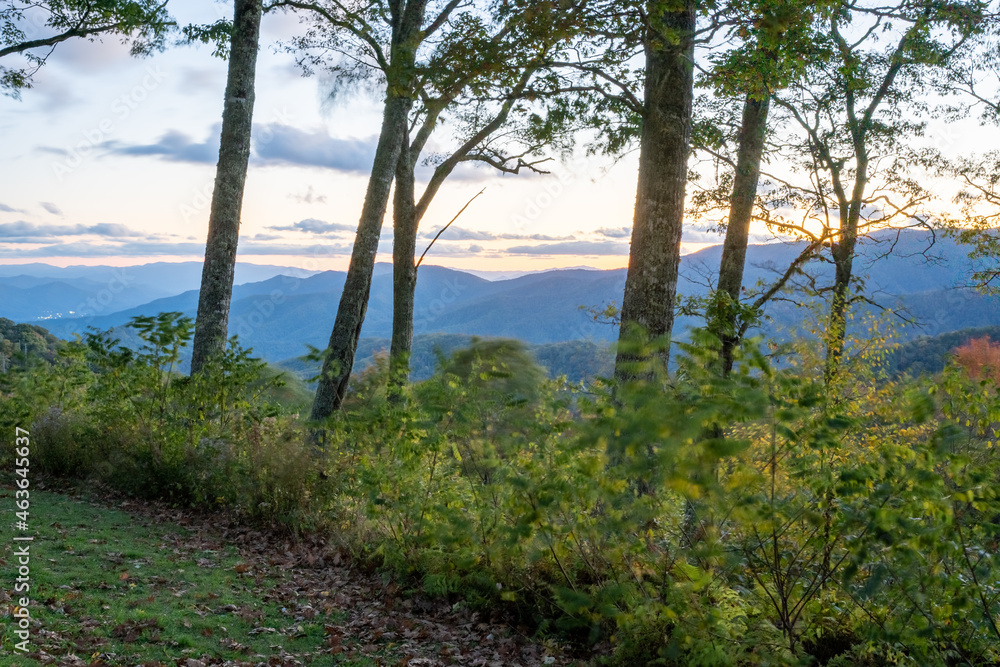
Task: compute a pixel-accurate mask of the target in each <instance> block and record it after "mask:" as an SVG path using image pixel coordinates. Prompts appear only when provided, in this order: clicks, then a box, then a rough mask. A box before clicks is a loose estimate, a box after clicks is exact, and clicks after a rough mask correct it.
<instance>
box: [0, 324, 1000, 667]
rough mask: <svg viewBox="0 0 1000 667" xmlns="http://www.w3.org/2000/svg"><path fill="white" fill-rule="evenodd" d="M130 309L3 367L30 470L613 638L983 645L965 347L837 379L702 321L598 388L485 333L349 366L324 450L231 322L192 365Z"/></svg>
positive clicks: (539, 625)
mask: <svg viewBox="0 0 1000 667" xmlns="http://www.w3.org/2000/svg"><path fill="white" fill-rule="evenodd" d="M134 326H135V327H136V329H137V331H138V332H139V335H140V336H141V337H142V339H143V340H144V341H145V346H144V347H143V348H142V349H141V350H139V351H137V352H132V351H128V350H125V349H123V348H119V347H117V345H116V344H115V342H114V341H112V340H109V339H108V337H107V336H105V335H102V334H94V335H91V336H90V337H89V338H88V340H87V341H85V342H82V343H76V344H70V345H67V346H66V347H64V348H63V349H62V350H60V352H59V355H58V357H57V358H56V360H55V362H54V363H51V364H50V363H47V362H44V361H41V360H38V361H37V362H31V361H30V360H28V359H21V360H20V364H19V365H18V366H17V367H16V368H15V369H12V370H11V371H10V372H9V373H7V374H6V375H4V376H3V382H4V390H3V391H4V394H3V402H2V403H0V410H2V412H0V415H2V417H0V418H2V421H3V424H4V427H5V428H10V430H11V432H12V431H13V426H14V425H15V424H16V425H22V426H23V425H30V430H31V433H32V442H33V449H32V466H33V470H35V471H37V472H40V473H42V472H44V473H52V474H58V475H63V476H69V477H80V478H85V479H96V480H100V481H103V482H105V483H108V484H111V485H113V486H114V487H116V488H118V489H119V490H121V491H124V492H127V493H130V494H132V495H134V496H137V497H145V498H160V499H165V500H168V501H170V502H173V503H175V504H178V505H193V506H204V507H219V506H223V507H227V508H231V509H232V510H235V511H236V512H237V513H238V514H239V515H240V516H241V517H242V518H243V520H245V521H248V522H258V523H264V524H270V525H272V526H275V525H276V526H278V527H279V528H281V529H282V530H285V531H287V532H289V533H294V534H298V535H303V534H320V535H327V536H330V537H331V538H333V539H336V540H338V541H339V542H340V543H341V544H342V546H343V548H345V549H346V550H348V551H349V552H350V553H351V554H352V555H353V557H354V559H355V562H358V563H366V564H368V565H369V566H377V567H379V568H381V569H382V571H383V572H386V573H388V574H390V575H391V576H392V577H393V579H394V581H396V582H398V583H399V584H400V585H401V587H402V588H403V589H404V590H411V591H420V592H422V593H424V594H428V595H432V596H437V597H439V598H441V599H442V600H447V601H448V603H449V604H451V605H458V606H459V607H460V608H466V609H469V610H472V611H479V610H486V609H489V610H501V611H502V612H503V613H504V614H506V615H507V617H508V618H510V619H511V620H512V621H513V622H515V623H520V624H522V625H524V626H526V627H530V628H534V631H535V632H537V633H541V634H552V633H556V634H558V635H559V636H561V637H565V638H569V639H571V640H573V641H575V642H576V643H578V644H579V645H580V646H582V647H590V649H589V650H590V651H592V652H593V653H594V654H595V655H596V656H599V657H598V658H595V660H598V661H603V662H607V663H611V664H622V665H633V664H664V665H720V666H722V665H809V664H823V665H834V666H843V665H883V664H913V665H921V666H924V665H942V666H944V665H949V666H950V665H993V664H996V663H997V661H998V659H1000V630H998V627H997V623H998V613H1000V589H998V588H997V585H996V582H997V581H998V580H1000V569H998V566H997V563H996V553H997V544H998V539H1000V499H998V497H997V493H998V492H997V489H998V488H1000V485H998V484H997V481H998V480H997V475H998V469H997V460H996V458H997V457H996V452H997V448H996V446H995V438H996V433H997V431H998V430H1000V397H998V393H997V390H996V384H995V381H994V380H993V379H991V377H992V373H990V372H985V371H984V370H983V369H982V368H979V367H977V368H975V369H972V368H971V367H970V370H972V372H967V371H966V370H964V369H963V368H961V367H959V366H954V365H953V366H952V367H949V368H948V369H946V370H945V371H944V372H943V373H942V374H940V375H939V376H937V377H936V378H935V379H934V381H933V382H923V381H905V382H899V381H891V380H889V379H887V378H886V377H884V376H882V375H881V374H880V372H879V370H878V369H879V368H880V364H881V361H880V359H881V355H880V353H879V352H878V351H877V349H876V347H877V346H874V345H873V344H872V343H871V341H865V344H864V345H860V344H859V345H857V346H855V348H854V353H855V357H854V358H853V359H852V360H851V362H850V363H847V364H845V370H844V372H843V373H842V374H840V375H838V376H837V378H836V379H835V382H834V383H833V384H830V385H827V384H826V383H825V382H824V380H823V379H822V370H821V369H822V363H821V361H820V360H817V359H811V358H810V357H809V356H808V354H807V353H805V352H803V353H800V354H797V355H795V356H793V357H790V358H788V359H786V360H785V362H786V363H785V368H784V369H783V370H775V369H774V368H773V367H772V366H771V365H770V363H769V360H768V359H767V358H765V357H764V356H763V355H761V354H759V353H758V352H756V351H755V350H754V348H752V347H748V348H746V349H745V350H743V351H742V353H741V354H740V355H739V358H738V364H737V366H736V367H735V370H734V372H733V374H732V375H731V376H730V377H728V378H723V377H721V376H720V374H718V373H717V372H716V369H715V363H716V360H717V359H718V341H717V340H715V339H713V338H711V337H710V336H707V335H705V334H696V335H695V343H694V344H692V345H688V346H684V347H683V349H682V354H681V355H679V356H680V359H679V362H678V371H677V372H676V373H675V374H674V376H673V378H672V379H668V378H667V377H666V376H665V375H664V374H663V373H662V372H661V370H660V369H657V368H656V367H654V366H644V367H640V368H636V369H633V370H634V371H635V372H634V375H635V376H636V377H637V378H639V379H638V380H636V381H633V382H629V383H626V384H623V385H621V386H619V387H618V388H617V390H616V391H615V393H614V395H612V393H611V392H610V391H609V390H607V389H606V388H605V387H603V386H601V385H600V384H595V385H592V386H589V387H587V388H586V389H585V390H584V389H580V388H577V389H574V388H572V387H569V386H566V385H560V384H558V383H552V382H547V381H545V380H544V379H543V377H544V374H543V373H542V372H541V370H540V369H539V368H538V367H537V366H536V365H535V364H534V363H533V361H532V360H531V358H530V357H529V356H528V355H527V354H525V351H524V349H523V347H522V346H520V345H519V344H517V343H515V342H505V341H482V342H479V343H478V344H476V345H475V346H473V347H472V348H470V349H468V350H463V351H459V352H457V353H454V354H453V355H452V356H451V357H450V358H449V359H447V360H445V361H444V362H443V363H442V365H441V368H440V369H439V371H438V373H437V374H436V375H435V376H434V377H432V378H431V379H429V380H427V381H425V382H423V383H420V384H418V385H415V386H413V387H412V388H409V389H405V390H403V391H402V393H399V392H398V391H397V392H392V391H387V389H386V387H387V386H388V385H387V382H386V377H385V375H384V373H383V372H382V371H380V370H379V369H378V368H375V369H373V370H372V371H370V372H369V373H367V374H366V375H365V376H363V377H362V378H360V380H359V382H357V384H356V386H355V391H354V392H353V393H352V394H351V398H350V400H349V405H348V406H347V408H348V409H347V410H345V411H344V412H343V413H342V414H338V415H337V416H335V417H334V418H332V419H331V420H329V421H328V422H327V423H326V424H325V425H324V429H323V430H324V434H325V437H324V439H323V445H324V447H323V450H322V451H319V450H317V449H315V448H314V447H313V446H312V445H310V444H309V442H310V438H309V434H308V433H306V432H305V430H306V427H307V425H304V424H302V423H301V422H300V421H299V420H298V418H297V417H293V416H291V415H289V414H288V410H286V409H284V408H282V406H281V405H280V403H279V402H278V401H276V400H275V398H274V397H275V396H276V394H275V393H274V391H273V385H274V384H275V382H276V380H275V378H273V377H271V378H267V377H266V376H265V375H264V373H263V368H262V365H261V364H260V363H259V362H256V361H254V360H252V359H251V358H250V356H249V353H248V352H247V351H244V350H242V349H241V348H240V347H239V346H238V345H237V344H235V342H233V344H231V345H230V347H229V351H228V352H227V354H226V356H225V357H223V358H221V359H218V360H217V362H216V363H215V364H213V365H212V366H211V369H212V370H211V372H209V373H206V374H202V375H200V376H198V377H195V378H186V377H181V376H178V375H177V374H176V373H174V372H173V371H172V365H173V364H174V363H175V361H176V359H177V357H178V355H179V350H180V348H181V346H182V345H183V344H184V343H185V341H186V340H187V339H188V338H189V337H190V322H188V321H186V320H184V319H182V318H179V317H178V316H177V315H176V314H165V315H162V316H160V317H159V318H143V319H139V320H137V321H136V322H135V323H134ZM633 344H634V345H636V346H637V347H641V348H642V349H639V350H638V352H637V353H636V354H635V355H634V356H635V358H651V359H655V358H656V357H657V355H655V354H651V350H652V349H655V348H656V346H657V344H656V342H655V341H653V342H649V341H647V342H642V341H639V342H635V343H633ZM981 345H985V346H986V347H987V348H988V347H989V344H988V343H982V344H981ZM813 347H816V346H813ZM977 350H978V348H977ZM966 356H967V357H969V355H966ZM972 357H974V358H975V359H979V360H985V362H984V363H986V364H987V365H988V364H990V363H992V361H991V360H993V359H994V357H991V356H990V355H989V354H986V353H985V352H983V351H982V350H978V351H977V352H976V354H974V355H971V357H970V358H972ZM996 358H1000V357H996ZM977 363H978V362H977ZM95 539H99V538H95ZM74 548H75V549H82V548H83V547H82V546H80V547H76V546H74ZM147 597H148V594H147ZM154 598H155V596H154ZM162 622H167V621H162ZM274 627H277V626H274ZM307 634H308V633H307ZM241 641H242V640H241Z"/></svg>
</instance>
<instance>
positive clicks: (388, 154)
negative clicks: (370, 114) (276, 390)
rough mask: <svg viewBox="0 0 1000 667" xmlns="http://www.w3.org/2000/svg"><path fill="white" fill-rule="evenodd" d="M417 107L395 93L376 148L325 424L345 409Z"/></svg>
mask: <svg viewBox="0 0 1000 667" xmlns="http://www.w3.org/2000/svg"><path fill="white" fill-rule="evenodd" d="M412 104H413V102H412V100H411V99H409V98H408V97H401V96H398V95H396V94H393V93H391V92H390V95H389V97H388V98H387V99H386V101H385V109H384V115H383V117H382V130H381V132H380V134H379V140H378V146H377V147H376V149H375V162H374V164H373V166H372V173H371V177H370V178H369V179H368V191H367V192H366V193H365V203H364V206H363V208H362V210H361V221H360V222H359V224H358V231H357V235H356V236H355V239H354V249H353V250H352V252H351V263H350V265H349V266H348V269H347V280H346V282H345V283H344V292H343V294H342V295H341V297H340V306H339V307H338V308H337V318H336V320H335V321H334V324H333V331H332V332H331V334H330V343H329V345H328V346H327V355H326V358H325V359H324V360H323V371H322V373H321V374H320V379H319V385H318V386H317V388H316V398H315V400H314V401H313V408H312V415H311V417H310V418H311V419H313V420H316V421H319V420H323V419H326V418H327V417H329V416H330V415H331V414H333V413H334V412H335V411H336V410H339V409H340V406H341V403H343V400H344V395H345V393H346V392H347V383H348V381H349V380H350V378H351V368H352V366H353V365H354V356H355V353H356V352H357V348H358V339H359V338H360V337H361V326H362V325H363V324H364V321H365V312H366V311H367V309H368V296H369V294H370V293H371V286H372V272H373V271H374V269H375V254H376V252H377V251H378V242H379V238H380V236H381V234H382V220H383V219H384V218H385V210H386V207H387V205H388V203H389V190H390V188H391V187H392V180H393V174H394V172H395V170H396V165H397V163H398V162H399V154H400V151H401V148H402V144H403V142H404V136H405V131H404V130H405V128H406V124H407V120H408V118H409V115H410V107H411V106H412Z"/></svg>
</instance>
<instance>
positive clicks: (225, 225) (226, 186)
mask: <svg viewBox="0 0 1000 667" xmlns="http://www.w3.org/2000/svg"><path fill="white" fill-rule="evenodd" d="M262 7H263V2H262V0H236V9H235V13H234V17H233V36H232V40H231V42H230V44H231V48H230V55H229V78H228V80H227V82H226V101H225V105H224V107H223V111H222V141H221V143H220V145H219V165H218V167H217V169H216V173H215V190H214V192H213V194H212V210H211V213H210V215H209V221H208V241H207V242H206V244H205V264H204V266H203V268H202V273H201V292H200V294H199V295H198V316H197V320H196V327H195V333H194V346H193V354H192V357H191V373H192V374H194V373H198V372H200V371H201V370H202V368H204V366H205V363H206V362H208V361H209V360H210V359H212V358H213V357H215V356H218V355H220V354H222V352H223V351H224V350H225V348H226V339H227V332H228V329H229V304H230V302H231V301H232V297H233V277H234V274H235V271H236V246H237V244H238V243H239V238H240V214H241V212H242V209H243V190H244V186H245V185H246V178H247V163H248V162H249V160H250V132H251V129H252V126H253V105H254V83H255V78H256V72H257V48H258V44H259V41H260V19H261V12H262Z"/></svg>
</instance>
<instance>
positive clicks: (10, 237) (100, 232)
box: [0, 220, 143, 243]
mask: <svg viewBox="0 0 1000 667" xmlns="http://www.w3.org/2000/svg"><path fill="white" fill-rule="evenodd" d="M85 235H94V236H103V237H107V238H127V237H137V236H143V234H141V233H139V232H134V231H132V230H131V229H129V228H128V227H126V226H125V225H120V224H113V223H100V224H96V225H37V224H35V223H33V222H25V221H23V220H19V221H17V222H7V223H3V224H0V242H5V243H45V242H47V241H48V240H51V239H53V238H58V237H61V236H85Z"/></svg>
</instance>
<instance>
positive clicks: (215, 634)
mask: <svg viewBox="0 0 1000 667" xmlns="http://www.w3.org/2000/svg"><path fill="white" fill-rule="evenodd" d="M13 496H14V493H13V491H12V490H3V491H2V492H0V503H2V505H0V507H3V508H4V509H5V510H6V513H7V514H8V516H9V518H10V523H9V524H8V525H11V526H13V522H14V517H13V512H14V497H13ZM4 506H5V507H4ZM30 511H31V514H30V527H31V534H33V535H34V541H33V542H31V543H30V545H31V546H30V553H31V563H30V567H31V574H30V585H31V589H30V600H31V602H30V605H29V607H28V608H29V610H30V612H31V617H32V623H31V628H30V630H31V637H30V640H29V641H30V646H29V648H30V653H28V654H27V655H26V654H24V653H17V652H14V646H15V643H16V642H18V641H19V639H18V638H17V637H16V635H15V634H14V629H15V627H14V626H15V623H14V622H13V621H14V619H13V618H12V616H11V614H12V611H13V607H14V605H15V604H17V600H18V599H19V598H20V597H21V595H22V594H21V593H15V592H14V590H13V581H14V579H15V577H16V576H17V567H18V563H17V558H16V557H15V556H14V550H15V543H14V542H13V541H12V540H10V538H8V540H7V543H6V544H4V545H3V547H2V549H0V569H2V570H3V571H4V573H5V574H4V576H3V578H4V580H5V584H4V586H3V589H4V591H5V592H6V594H5V593H0V595H2V596H3V602H4V607H3V611H4V615H5V616H7V622H6V623H5V627H4V629H3V637H2V640H3V643H2V650H0V664H2V665H25V666H27V665H38V664H44V661H47V657H46V655H45V654H48V655H49V656H54V657H56V658H59V659H60V660H65V659H66V658H67V657H68V656H69V655H70V654H72V655H76V656H77V657H78V658H80V659H81V660H82V661H83V662H82V663H80V664H89V665H126V664H127V665H137V664H143V665H156V664H158V663H166V664H171V665H172V664H176V663H177V661H178V660H183V659H185V658H194V659H198V658H204V657H211V658H213V659H216V660H227V661H237V662H238V663H239V662H245V663H246V664H252V663H257V662H260V661H261V660H266V659H271V660H272V661H273V659H274V657H275V656H277V657H278V658H279V662H277V663H273V662H272V663H271V664H285V661H286V660H287V661H288V662H289V663H291V661H292V660H293V659H294V660H298V661H301V662H302V663H305V664H313V665H344V666H346V667H355V666H356V667H361V666H364V665H375V664H380V663H381V659H380V658H377V657H373V655H372V654H371V653H369V654H368V655H366V656H361V657H358V656H356V655H354V652H353V651H352V650H351V648H352V643H351V641H350V640H349V639H343V640H341V634H340V633H339V631H336V630H334V628H335V626H336V625H338V624H339V623H340V622H341V621H343V620H344V617H345V612H343V611H342V610H339V609H337V607H336V605H335V604H334V602H333V598H332V595H331V591H329V590H302V589H300V588H299V587H297V586H296V585H294V584H293V583H292V582H291V580H290V579H289V578H288V575H287V570H284V571H283V568H281V566H280V564H275V563H268V561H267V559H266V557H265V556H261V557H260V558H258V559H256V560H254V559H251V560H252V561H253V562H246V561H244V560H242V559H241V557H240V554H239V553H238V552H237V551H236V549H234V548H232V547H225V546H220V544H219V542H218V538H217V537H214V538H212V537H209V536H206V535H203V534H198V533H195V532H192V531H191V530H189V529H187V528H185V527H183V526H180V525H176V524H172V523H166V522H161V521H157V520H156V519H155V518H140V517H136V516H133V515H131V514H127V513H125V512H121V511H115V510H109V509H107V508H104V507H101V506H99V505H96V504H93V503H91V502H89V501H87V500H84V499H80V498H72V497H67V496H63V495H60V494H56V493H49V492H44V491H36V490H32V492H31V508H30ZM16 544H23V543H16ZM7 595H10V596H14V597H12V598H10V599H8V598H7ZM341 641H343V645H341ZM42 652H44V653H42Z"/></svg>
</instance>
